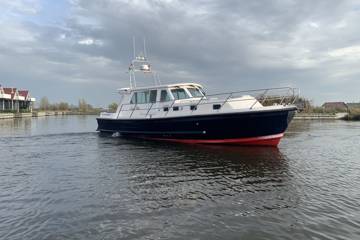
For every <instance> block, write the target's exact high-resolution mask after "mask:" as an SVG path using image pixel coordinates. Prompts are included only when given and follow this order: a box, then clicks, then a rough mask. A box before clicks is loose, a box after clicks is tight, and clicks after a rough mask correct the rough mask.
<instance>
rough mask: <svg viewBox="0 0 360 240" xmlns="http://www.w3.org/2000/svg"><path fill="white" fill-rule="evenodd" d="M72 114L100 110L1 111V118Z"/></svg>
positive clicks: (93, 113)
mask: <svg viewBox="0 0 360 240" xmlns="http://www.w3.org/2000/svg"><path fill="white" fill-rule="evenodd" d="M70 115H99V113H98V112H70V111H40V112H30V113H0V120H1V119H15V118H31V117H35V118H36V117H48V116H70Z"/></svg>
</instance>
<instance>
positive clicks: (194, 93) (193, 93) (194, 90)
mask: <svg viewBox="0 0 360 240" xmlns="http://www.w3.org/2000/svg"><path fill="white" fill-rule="evenodd" d="M187 90H188V91H189V92H190V94H191V96H192V97H203V94H202V93H201V92H200V90H199V89H198V88H187Z"/></svg>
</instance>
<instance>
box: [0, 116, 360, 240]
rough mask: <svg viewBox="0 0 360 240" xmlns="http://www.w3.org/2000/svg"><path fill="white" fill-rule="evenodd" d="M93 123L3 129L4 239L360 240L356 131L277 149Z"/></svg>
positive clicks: (291, 136)
mask: <svg viewBox="0 0 360 240" xmlns="http://www.w3.org/2000/svg"><path fill="white" fill-rule="evenodd" d="M95 129H96V121H95V117H92V116H88V117H86V116H85V117H84V116H68V117H48V118H38V119H35V118H34V119H21V120H1V121H0V239H9V240H11V239H37V240H38V239H207V240H208V239H358V238H359V236H360V211H359V210H360V174H359V173H360V158H359V156H360V148H359V142H360V122H344V121H325V122H324V121H294V122H293V123H292V125H291V127H290V129H289V131H288V133H287V134H286V136H285V138H284V139H283V140H282V142H281V144H280V146H279V149H274V148H256V147H224V146H202V145H199V146H193V145H181V144H166V143H158V142H147V141H139V140H137V141H135V140H127V139H121V138H113V137H109V136H101V135H99V134H98V133H96V132H95Z"/></svg>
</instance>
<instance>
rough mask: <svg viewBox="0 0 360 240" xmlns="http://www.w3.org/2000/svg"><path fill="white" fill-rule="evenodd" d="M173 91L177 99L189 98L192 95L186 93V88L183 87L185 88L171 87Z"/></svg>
mask: <svg viewBox="0 0 360 240" xmlns="http://www.w3.org/2000/svg"><path fill="white" fill-rule="evenodd" d="M171 93H172V94H173V96H174V99H175V100H179V99H185V98H189V97H190V96H189V95H188V94H187V93H186V91H185V89H183V88H176V89H171Z"/></svg>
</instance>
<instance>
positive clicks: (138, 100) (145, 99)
mask: <svg viewBox="0 0 360 240" xmlns="http://www.w3.org/2000/svg"><path fill="white" fill-rule="evenodd" d="M149 102H150V92H149V91H143V92H134V94H133V96H132V98H131V101H130V103H131V104H144V103H149Z"/></svg>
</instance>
